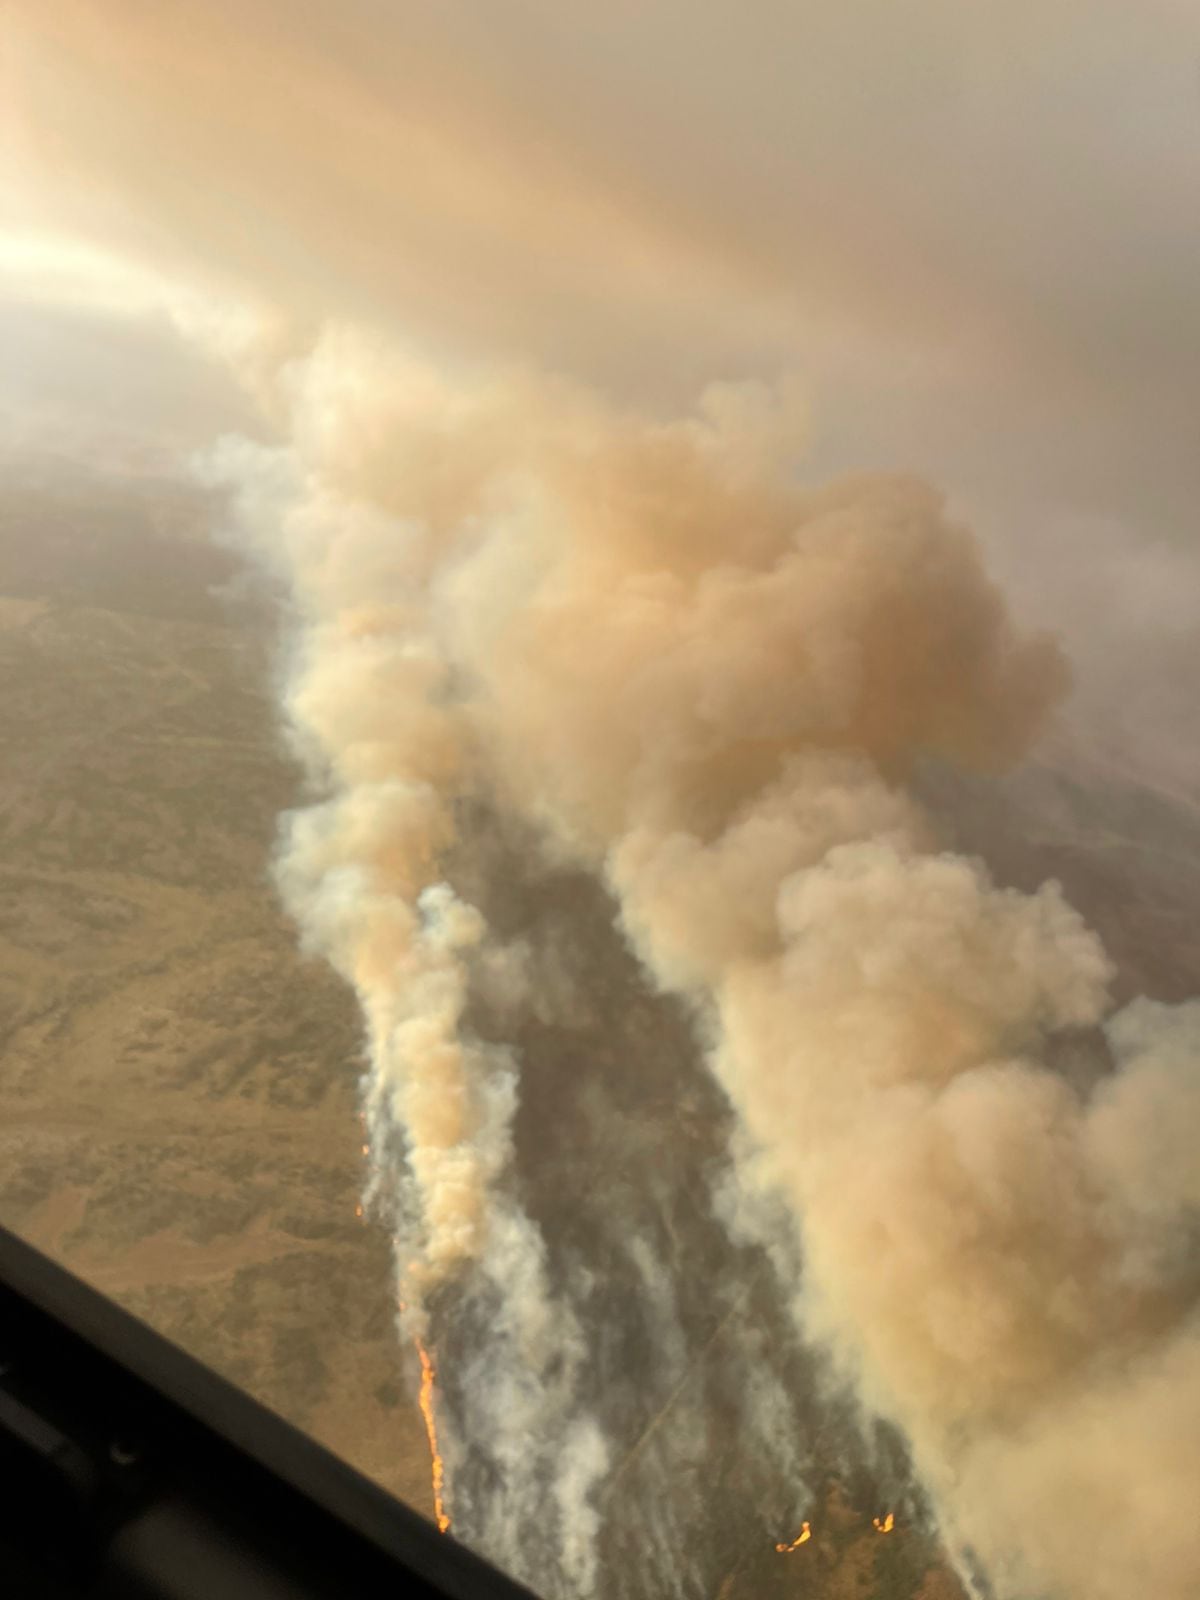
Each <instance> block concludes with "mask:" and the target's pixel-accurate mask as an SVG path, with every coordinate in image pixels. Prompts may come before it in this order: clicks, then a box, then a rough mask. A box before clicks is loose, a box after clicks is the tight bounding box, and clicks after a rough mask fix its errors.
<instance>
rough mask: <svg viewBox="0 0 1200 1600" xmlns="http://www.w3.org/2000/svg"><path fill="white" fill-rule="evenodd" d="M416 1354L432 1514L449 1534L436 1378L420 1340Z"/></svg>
mask: <svg viewBox="0 0 1200 1600" xmlns="http://www.w3.org/2000/svg"><path fill="white" fill-rule="evenodd" d="M413 1343H414V1344H415V1345H416V1347H417V1354H418V1355H419V1356H420V1358H421V1393H420V1396H419V1400H418V1403H419V1404H420V1407H421V1415H422V1417H424V1419H425V1432H426V1435H427V1436H428V1439H429V1458H430V1462H431V1467H432V1474H433V1514H434V1517H435V1518H436V1520H437V1525H438V1532H439V1533H449V1531H450V1517H449V1515H448V1514H447V1511H446V1502H445V1499H444V1498H443V1489H444V1485H445V1480H446V1464H445V1462H444V1461H443V1460H442V1453H441V1451H440V1450H439V1449H438V1436H437V1419H436V1417H435V1416H434V1412H433V1386H434V1382H435V1380H436V1378H437V1373H436V1371H435V1370H434V1365H433V1360H432V1358H431V1357H430V1354H429V1352H428V1350H426V1348H425V1346H424V1345H423V1344H422V1343H421V1341H420V1339H414V1340H413Z"/></svg>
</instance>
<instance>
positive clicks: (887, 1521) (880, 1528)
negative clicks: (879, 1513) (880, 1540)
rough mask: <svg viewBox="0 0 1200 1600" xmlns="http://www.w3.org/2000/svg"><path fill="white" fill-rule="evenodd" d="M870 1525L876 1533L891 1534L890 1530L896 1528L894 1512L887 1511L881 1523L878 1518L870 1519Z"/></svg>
mask: <svg viewBox="0 0 1200 1600" xmlns="http://www.w3.org/2000/svg"><path fill="white" fill-rule="evenodd" d="M871 1525H872V1527H873V1528H874V1529H875V1532H876V1533H891V1531H892V1529H893V1528H894V1527H895V1526H896V1513H895V1512H894V1511H889V1512H888V1514H887V1516H886V1517H884V1518H883V1519H882V1521H881V1520H880V1519H879V1518H878V1517H872V1518H871Z"/></svg>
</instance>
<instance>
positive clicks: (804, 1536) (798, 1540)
mask: <svg viewBox="0 0 1200 1600" xmlns="http://www.w3.org/2000/svg"><path fill="white" fill-rule="evenodd" d="M811 1538H812V1529H811V1528H810V1527H809V1525H808V1523H807V1522H805V1523H803V1524H801V1527H800V1532H799V1533H798V1534H797V1535H796V1537H795V1538H794V1539H793V1540H792V1542H791V1544H777V1545H776V1546H775V1548H776V1550H778V1551H779V1554H780V1555H781V1556H790V1555H791V1553H792V1551H793V1550H799V1548H800V1546H801V1545H802V1544H807V1543H808V1541H809V1540H810V1539H811Z"/></svg>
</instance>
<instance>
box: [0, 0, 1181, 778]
mask: <svg viewBox="0 0 1200 1600" xmlns="http://www.w3.org/2000/svg"><path fill="white" fill-rule="evenodd" d="M0 26H2V28H3V55H2V57H0V60H2V62H3V68H2V70H3V75H4V76H3V83H2V84H0V90H2V103H3V105H4V106H5V107H6V108H7V109H6V111H5V112H4V113H3V115H4V118H5V123H4V147H5V152H6V154H5V158H4V166H3V168H2V169H0V173H2V177H0V182H2V190H0V198H2V203H3V225H4V230H5V232H4V237H3V238H2V239H0V294H2V295H3V300H2V301H0V335H2V336H3V339H4V347H5V352H6V359H5V362H4V377H3V380H2V383H0V406H2V407H3V410H2V411H0V417H4V418H6V419H8V421H7V424H6V425H7V426H8V428H9V431H10V434H11V432H12V429H13V427H15V419H21V421H22V426H23V429H24V432H25V433H26V434H27V433H28V432H29V431H30V428H31V419H34V420H35V421H36V422H37V426H38V427H39V428H41V427H43V426H45V427H49V426H52V425H55V424H57V425H58V426H59V428H60V436H61V437H64V438H73V439H75V440H77V441H78V440H81V439H83V438H85V437H86V435H87V432H88V427H89V423H91V422H95V425H96V427H97V429H98V431H100V432H102V433H105V434H106V435H109V436H111V435H112V434H113V432H114V430H117V431H121V432H122V433H123V434H125V435H128V436H130V437H133V438H136V436H137V435H138V433H139V430H142V429H144V430H145V431H146V432H147V434H148V435H150V436H153V437H154V438H156V439H165V440H166V441H167V442H168V443H174V444H176V445H182V446H189V445H191V444H194V443H195V442H199V441H202V440H203V438H204V437H206V436H209V435H211V433H212V432H213V431H215V430H216V429H218V428H219V427H220V426H222V425H224V426H244V425H245V420H244V412H245V407H244V403H243V402H241V401H240V400H239V399H238V398H237V397H236V393H235V390H234V387H233V385H232V383H231V382H229V381H228V380H227V379H226V378H225V377H224V376H223V375H222V373H221V372H220V370H219V367H218V361H217V357H218V356H220V355H221V354H222V353H228V352H229V351H230V350H231V349H233V350H236V351H237V352H238V353H239V355H240V357H241V358H242V359H243V366H244V357H245V354H246V351H247V349H248V348H249V347H250V346H253V347H254V349H255V350H256V351H257V352H258V358H259V359H274V358H275V357H276V356H277V355H278V354H279V353H281V352H283V353H286V352H287V351H288V350H291V349H298V348H301V347H302V346H303V343H304V341H305V339H306V338H307V337H308V336H309V335H310V333H311V330H312V328H313V327H315V326H316V325H317V324H319V323H320V322H322V321H325V320H327V319H330V318H335V319H347V320H350V321H354V322H357V323H360V324H365V325H366V326H368V327H377V328H378V329H379V330H380V332H381V333H383V332H385V331H386V333H387V335H388V336H389V337H399V338H401V339H405V340H409V341H416V342H418V343H419V344H421V345H422V346H423V347H424V348H425V349H426V350H429V351H432V352H433V353H434V354H435V355H436V356H438V357H439V359H444V360H446V361H456V360H461V359H464V358H465V359H469V360H478V359H481V358H484V359H491V358H500V359H505V360H511V359H517V360H520V361H525V362H534V363H536V364H538V365H540V366H543V367H548V368H551V369H554V370H559V371H565V372H569V373H572V374H574V375H576V376H580V377H583V378H586V379H589V380H592V381H595V382H597V383H598V384H600V385H601V386H603V387H605V388H607V389H608V390H610V391H611V392H613V393H615V394H616V395H618V396H626V395H628V396H631V397H635V398H638V399H639V400H649V401H651V402H653V403H661V404H662V405H664V406H666V405H678V404H680V403H683V402H684V401H686V400H687V399H688V398H690V396H691V394H692V393H693V391H694V390H695V389H696V388H697V387H698V386H699V385H701V384H703V383H704V382H706V381H708V380H710V379H712V378H714V377H716V378H740V377H745V376H773V375H775V374H777V373H778V372H780V371H782V370H788V371H794V372H796V373H797V374H798V375H799V376H800V378H801V380H802V381H803V383H804V385H805V387H806V390H807V392H808V394H809V396H810V403H811V410H812V444H811V455H810V461H809V463H808V470H811V471H813V472H814V473H823V472H826V471H829V470H834V469H840V468H842V467H847V466H855V467H857V466H867V467H874V466H884V467H892V466H896V467H902V468H905V469H912V470H916V471H919V472H923V473H926V474H928V475H929V476H931V477H932V478H933V479H934V480H935V481H937V482H939V483H940V484H942V485H943V486H944V487H945V488H946V489H947V490H948V492H949V493H950V495H951V499H952V503H953V504H954V505H956V506H957V507H959V508H961V509H962V510H963V512H964V513H966V514H968V515H969V516H970V517H971V519H972V520H973V521H974V522H975V523H976V525H977V526H978V527H979V529H980V531H981V532H982V534H983V535H984V537H985V539H986V540H987V541H988V543H989V547H990V548H991V550H992V552H993V560H994V562H995V564H996V566H997V568H998V569H999V570H1000V572H1001V573H1002V575H1003V576H1004V577H1005V579H1006V581H1007V582H1008V583H1009V584H1010V586H1011V587H1013V588H1014V589H1015V591H1016V593H1017V598H1018V602H1019V604H1020V605H1021V606H1022V608H1023V609H1024V610H1026V611H1027V612H1029V613H1031V614H1034V615H1036V616H1038V617H1039V619H1042V620H1045V619H1047V618H1048V619H1050V620H1052V621H1055V622H1056V623H1057V624H1058V625H1059V626H1061V627H1062V628H1063V629H1064V630H1065V631H1066V632H1067V635H1068V638H1069V640H1070V643H1071V646H1072V650H1073V653H1074V654H1075V656H1076V658H1077V661H1078V663H1079V667H1080V674H1081V678H1082V680H1083V692H1084V697H1085V699H1086V698H1087V697H1089V696H1090V699H1091V701H1092V702H1093V704H1099V703H1102V704H1104V705H1105V707H1106V716H1107V717H1108V720H1110V721H1111V720H1112V718H1113V713H1114V707H1117V708H1118V709H1123V710H1124V712H1125V713H1127V714H1128V715H1127V720H1128V721H1129V722H1130V723H1131V725H1133V726H1136V727H1139V728H1140V729H1141V730H1142V737H1143V739H1144V738H1145V730H1146V729H1147V728H1149V727H1151V726H1152V727H1153V731H1154V736H1155V739H1156V741H1157V745H1158V748H1159V752H1160V754H1161V753H1162V751H1163V750H1165V749H1167V748H1168V747H1178V746H1179V745H1180V743H1181V742H1182V741H1183V740H1184V737H1185V735H1187V734H1188V733H1189V732H1190V735H1191V739H1190V740H1189V742H1195V739H1194V736H1195V734H1196V731H1197V725H1196V721H1195V711H1194V708H1193V701H1194V699H1195V697H1194V696H1193V695H1191V694H1190V692H1186V693H1185V692H1183V690H1182V688H1181V681H1182V683H1186V682H1187V675H1188V674H1189V673H1190V672H1191V671H1192V670H1193V669H1194V667H1195V665H1196V652H1195V649H1194V641H1193V638H1192V636H1193V634H1195V632H1196V631H1197V630H1196V627H1195V619H1196V596H1197V593H1198V592H1200V591H1198V589H1197V579H1198V577H1200V564H1198V556H1197V543H1198V541H1197V537H1196V512H1195V507H1196V503H1197V490H1198V488H1200V449H1198V448H1197V445H1198V443H1200V441H1198V440H1197V437H1196V435H1197V421H1196V419H1197V417H1198V416H1200V403H1198V402H1200V315H1198V312H1200V306H1198V304H1197V281H1198V280H1197V269H1198V268H1200V76H1198V72H1197V61H1198V60H1200V13H1198V12H1197V9H1196V7H1195V5H1194V3H1191V0H1187V3H1185V0H1145V3H1143V4H1140V5H1138V6H1132V5H1129V4H1128V3H1125V0H1121V3H1118V0H1090V3H1088V4H1086V5H1085V4H1083V3H1082V0H1054V3H1051V4H1049V5H1047V4H1043V3H1031V0H1011V3H1009V4H1006V5H1003V6H1001V5H994V6H990V7H985V6H968V5H964V4H962V3H961V0H839V3H837V4H836V5H834V4H828V3H823V4H819V5H818V4H815V3H812V0H788V3H783V0H756V3H754V4H752V5H749V6H746V5H743V4H734V3H732V0H707V3H705V4H704V5H703V6H694V5H685V4H683V3H682V0H650V3H646V0H641V3H638V4H632V3H629V0H613V3H610V4H608V5H606V6H603V7H600V6H592V7H587V8H584V7H581V6H564V5H562V4H561V3H558V4H551V3H550V0H513V3H510V4H508V5H496V4H494V3H492V4H485V3H483V0H458V3H446V0H443V3H440V4H436V5H435V4H419V3H414V4H409V5H403V6H397V5H394V4H389V3H385V0H352V3H341V4H338V5H333V4H330V3H328V0H153V3H151V0H106V3H105V5H104V6H103V7H96V6H94V5H90V4H84V3H81V0H51V3H49V4H47V3H46V0H37V3H33V0H29V3H23V0H16V3H15V5H12V4H10V7H9V8H8V12H7V20H6V21H5V22H4V23H3V24H2V25H0ZM83 247H86V248H83ZM264 321H265V324H266V325H268V326H269V330H270V332H269V337H266V338H263V337H258V338H257V340H256V339H253V338H250V337H249V336H248V334H247V329H253V328H258V327H259V326H260V325H261V324H263V323H264ZM197 341H199V344H197ZM264 351H266V355H265V356H264V355H263V352H264ZM64 418H67V419H68V420H67V421H66V422H64V421H63V419H64ZM78 447H80V448H82V445H79V446H78ZM1163 686H1166V687H1167V688H1168V689H1169V690H1170V693H1169V695H1168V696H1167V699H1166V701H1165V702H1163V704H1161V705H1160V706H1159V707H1158V709H1157V711H1156V712H1155V716H1154V718H1150V717H1149V712H1148V704H1149V702H1150V701H1152V700H1154V699H1159V700H1161V699H1162V697H1161V695H1160V694H1159V690H1160V688H1162V687H1163ZM1189 718H1191V721H1190V723H1189V722H1188V719H1189ZM1117 720H1119V718H1118V719H1117Z"/></svg>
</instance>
